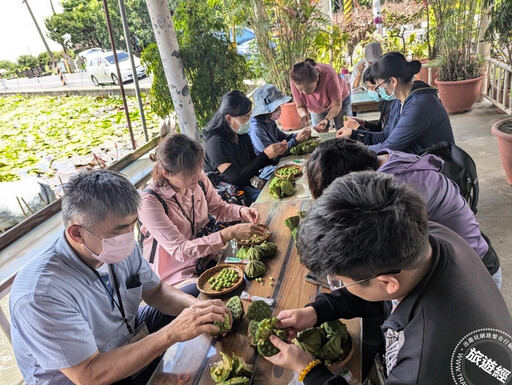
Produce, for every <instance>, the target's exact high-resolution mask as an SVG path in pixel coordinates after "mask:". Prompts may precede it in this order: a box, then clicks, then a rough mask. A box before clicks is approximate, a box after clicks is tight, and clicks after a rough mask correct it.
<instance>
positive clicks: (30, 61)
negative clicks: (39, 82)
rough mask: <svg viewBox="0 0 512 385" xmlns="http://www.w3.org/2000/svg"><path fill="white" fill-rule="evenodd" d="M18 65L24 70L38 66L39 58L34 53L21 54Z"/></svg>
mask: <svg viewBox="0 0 512 385" xmlns="http://www.w3.org/2000/svg"><path fill="white" fill-rule="evenodd" d="M18 67H19V68H20V69H22V70H23V69H29V68H35V67H38V63H37V58H36V57H35V56H32V55H21V56H20V57H19V58H18Z"/></svg>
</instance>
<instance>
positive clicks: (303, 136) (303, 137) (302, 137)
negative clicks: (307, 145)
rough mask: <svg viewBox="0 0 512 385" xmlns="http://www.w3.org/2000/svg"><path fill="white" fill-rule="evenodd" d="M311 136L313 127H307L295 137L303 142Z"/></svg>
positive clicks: (299, 141)
mask: <svg viewBox="0 0 512 385" xmlns="http://www.w3.org/2000/svg"><path fill="white" fill-rule="evenodd" d="M310 137H311V128H309V127H306V128H304V129H303V130H301V131H300V132H299V133H298V134H297V136H296V137H295V140H296V141H297V142H298V143H302V142H304V141H306V140H308V139H309V138H310Z"/></svg>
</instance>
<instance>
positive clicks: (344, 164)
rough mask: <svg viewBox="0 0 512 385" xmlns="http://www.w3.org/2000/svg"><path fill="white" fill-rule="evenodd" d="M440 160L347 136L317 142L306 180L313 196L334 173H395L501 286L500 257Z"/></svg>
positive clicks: (307, 168) (324, 185) (330, 180)
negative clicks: (374, 148)
mask: <svg viewBox="0 0 512 385" xmlns="http://www.w3.org/2000/svg"><path fill="white" fill-rule="evenodd" d="M442 165H443V160H442V159H440V158H439V157H437V156H435V155H424V156H422V157H420V156H418V155H414V154H407V153H404V152H399V151H392V150H389V149H384V150H381V151H379V152H378V153H376V152H374V151H372V150H371V149H369V148H368V147H366V146H365V145H364V144H362V143H360V142H357V141H355V140H351V139H344V138H340V139H331V140H327V141H325V142H322V143H320V145H319V146H318V148H317V149H316V150H315V151H314V152H313V154H312V155H311V158H310V159H309V160H308V162H307V164H306V175H307V177H308V185H309V189H310V190H311V194H312V196H313V198H315V199H316V198H318V197H319V196H320V195H321V194H322V192H323V190H324V189H325V188H327V187H328V186H329V185H330V184H331V182H333V181H334V180H335V179H336V178H338V177H340V176H343V175H346V174H348V173H350V172H353V171H363V170H376V171H378V172H383V173H387V174H391V175H394V176H395V178H396V179H397V180H398V181H400V182H401V183H404V184H407V185H409V186H411V187H412V188H413V189H414V190H415V191H416V192H417V193H418V194H420V196H421V197H422V198H423V200H424V202H425V203H426V206H427V215H428V219H429V220H430V221H433V222H437V223H440V224H442V225H444V226H446V227H448V228H449V229H451V230H453V231H454V232H456V233H457V234H459V235H460V236H461V237H462V238H464V239H465V240H466V241H467V242H468V243H469V244H470V246H471V247H472V248H473V249H474V250H475V251H476V253H477V254H478V256H479V257H480V259H482V262H483V263H484V265H485V267H486V268H487V270H488V271H489V273H490V274H491V275H492V277H493V279H494V281H495V282H496V285H497V286H498V287H501V282H502V274H501V268H500V262H499V258H498V256H497V255H496V252H495V251H494V249H493V248H492V246H491V245H490V241H489V239H488V238H487V237H486V236H485V235H483V234H482V232H481V231H480V226H479V224H478V222H477V221H476V218H475V215H474V213H473V212H472V211H471V209H470V208H469V206H468V205H467V203H466V201H465V200H464V198H463V197H462V196H461V195H460V193H459V188H458V186H457V185H456V184H455V183H454V182H452V181H451V180H450V179H448V178H447V177H446V176H444V175H443V174H441V172H440V170H441V167H442Z"/></svg>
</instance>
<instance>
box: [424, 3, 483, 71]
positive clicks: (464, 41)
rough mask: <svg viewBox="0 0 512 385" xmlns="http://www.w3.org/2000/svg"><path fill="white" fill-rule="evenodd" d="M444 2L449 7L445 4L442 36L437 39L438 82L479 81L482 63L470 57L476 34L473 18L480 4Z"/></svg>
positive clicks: (476, 28)
mask: <svg viewBox="0 0 512 385" xmlns="http://www.w3.org/2000/svg"><path fill="white" fill-rule="evenodd" d="M438 1H440V0H438ZM443 2H444V3H448V4H444V6H446V7H447V8H445V9H444V11H445V13H444V14H443V15H442V26H443V28H442V34H441V35H439V36H438V37H439V47H440V58H441V61H440V66H439V72H438V73H439V80H442V81H457V80H466V79H473V78H476V77H479V76H480V64H481V63H480V60H479V59H478V58H477V57H475V55H474V54H473V52H472V46H473V44H474V42H475V41H476V38H477V33H478V24H477V19H476V15H477V14H478V13H479V11H480V0H446V1H443ZM432 3H434V1H432ZM437 22H438V23H439V22H440V20H437Z"/></svg>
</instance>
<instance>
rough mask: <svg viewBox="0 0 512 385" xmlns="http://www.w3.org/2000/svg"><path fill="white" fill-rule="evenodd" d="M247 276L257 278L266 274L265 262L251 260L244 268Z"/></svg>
mask: <svg viewBox="0 0 512 385" xmlns="http://www.w3.org/2000/svg"><path fill="white" fill-rule="evenodd" d="M244 271H245V275H247V278H257V277H261V276H262V275H263V274H265V271H266V268H265V264H264V263H263V262H261V261H250V262H249V263H248V264H247V265H245V268H244Z"/></svg>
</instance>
